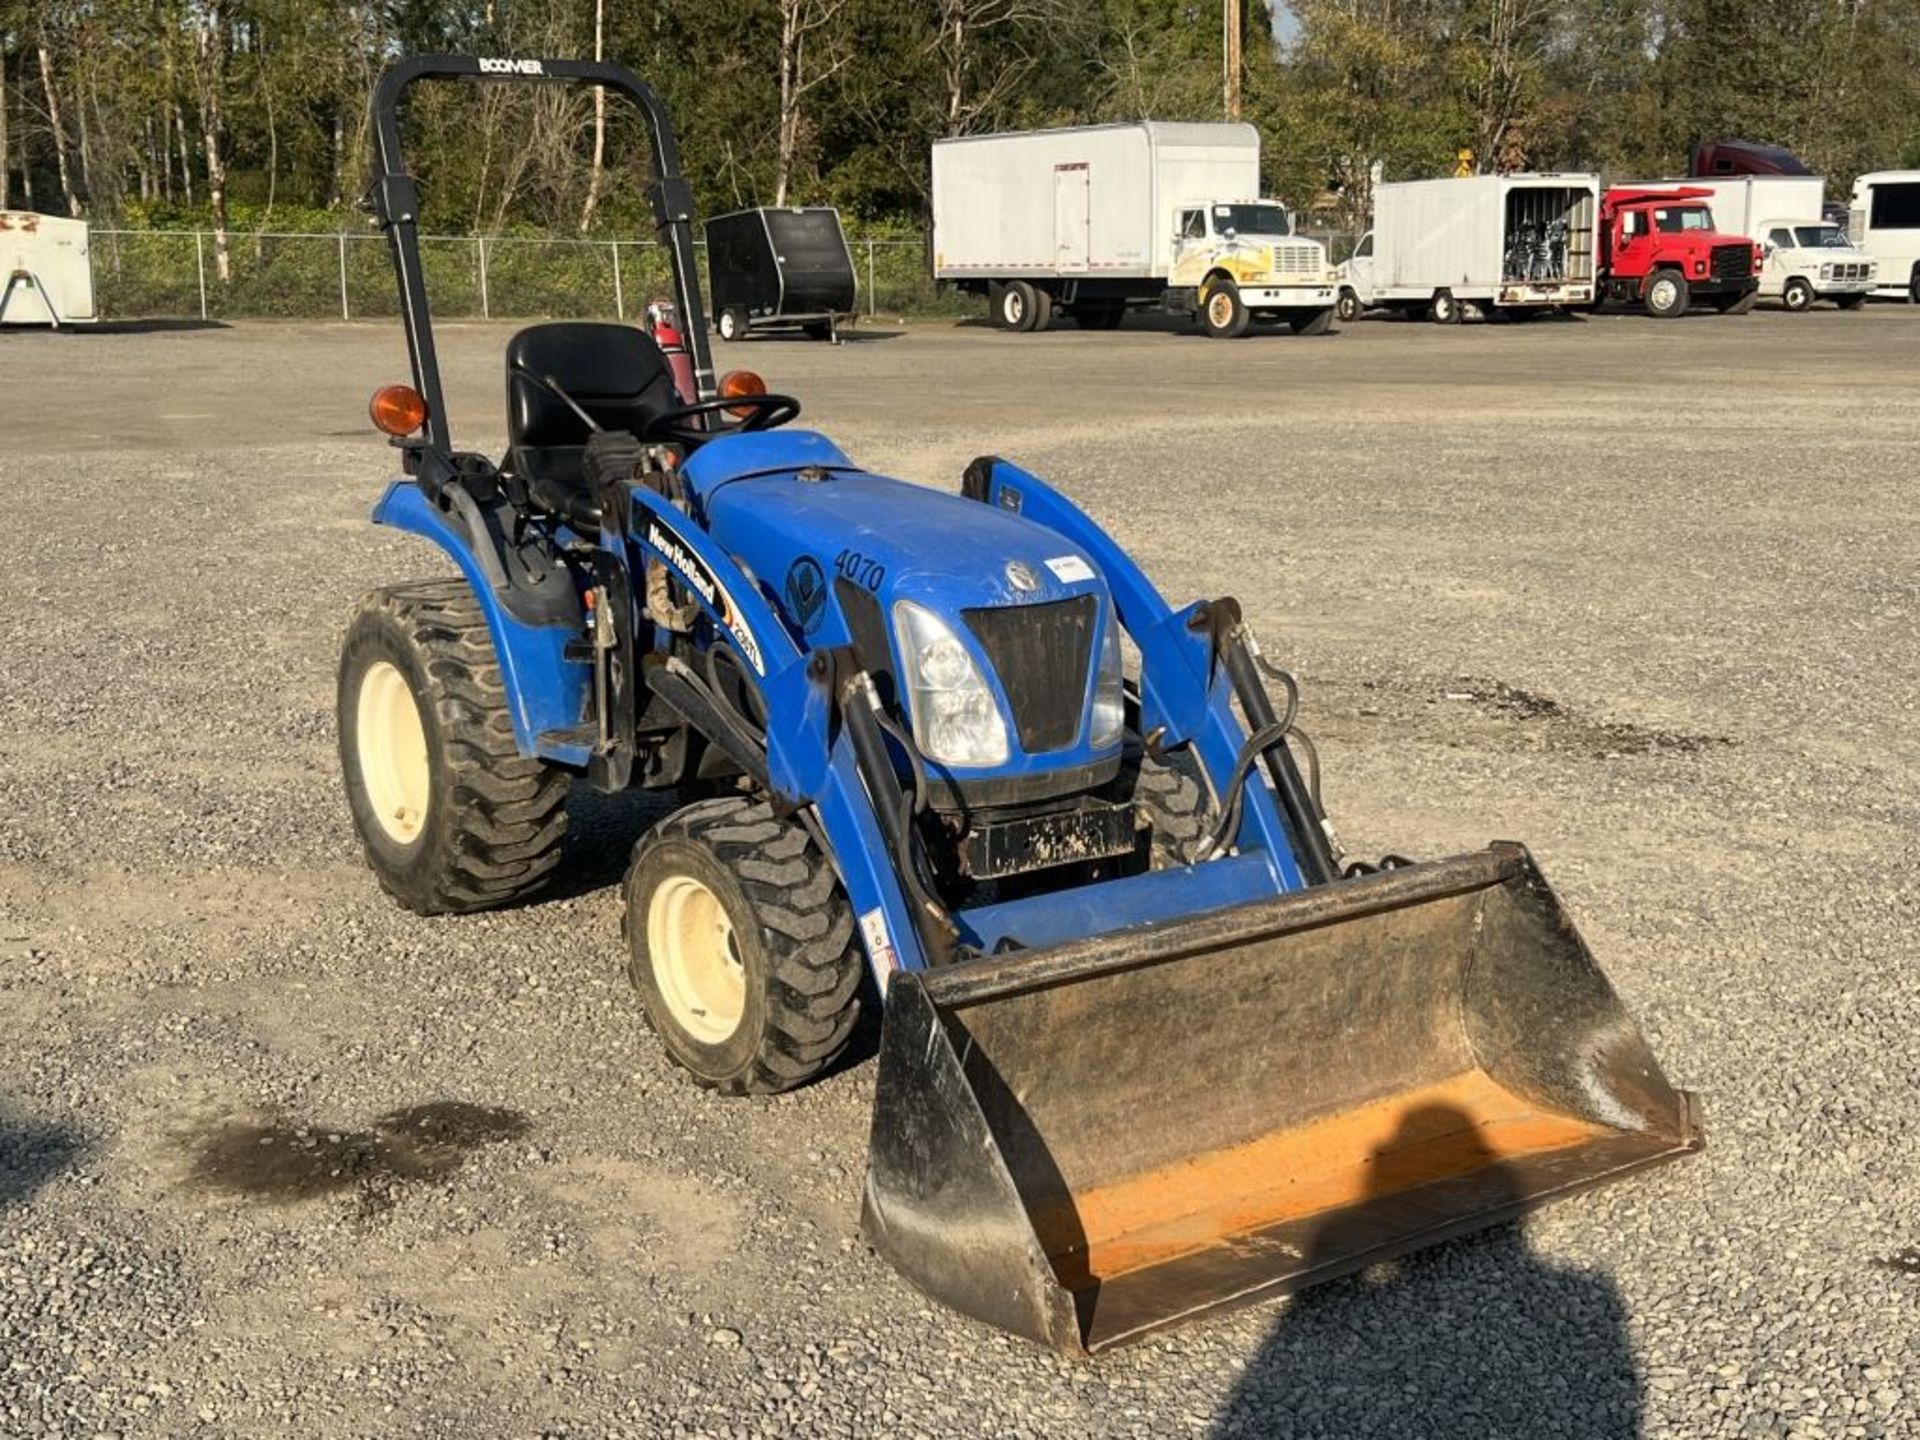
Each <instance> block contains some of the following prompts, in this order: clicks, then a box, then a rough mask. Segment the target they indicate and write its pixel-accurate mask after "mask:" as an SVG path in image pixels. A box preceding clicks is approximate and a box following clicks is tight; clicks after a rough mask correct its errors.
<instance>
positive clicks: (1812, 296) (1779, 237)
mask: <svg viewBox="0 0 1920 1440" xmlns="http://www.w3.org/2000/svg"><path fill="white" fill-rule="evenodd" d="M1674 184H1675V185H1676V186H1684V187H1685V188H1687V189H1689V190H1708V191H1711V192H1712V195H1711V198H1709V199H1708V201H1707V208H1708V209H1710V210H1712V211H1713V224H1714V228H1715V229H1716V230H1719V231H1721V232H1723V233H1724V234H1728V235H1744V236H1746V237H1747V238H1748V239H1750V240H1752V241H1753V242H1754V243H1756V244H1757V245H1759V246H1760V247H1761V252H1762V254H1764V255H1765V257H1766V260H1765V263H1764V264H1763V265H1762V266H1761V269H1760V294H1761V296H1762V297H1766V298H1771V299H1775V300H1778V301H1779V302H1780V303H1781V304H1782V305H1784V306H1785V307H1786V308H1787V309H1789V310H1794V311H1799V310H1805V309H1807V308H1808V307H1809V306H1811V305H1812V304H1813V302H1814V301H1815V300H1831V301H1833V303H1834V304H1836V305H1838V306H1840V307H1841V309H1843V310H1851V309H1854V308H1855V307H1857V306H1859V305H1862V304H1864V303H1865V302H1866V298H1867V296H1868V295H1869V294H1870V293H1872V290H1873V286H1874V262H1873V260H1872V259H1871V258H1869V257H1868V256H1867V255H1866V254H1865V253H1863V252H1862V251H1860V250H1859V249H1857V248H1856V247H1855V246H1854V245H1853V244H1852V242H1851V241H1850V240H1849V239H1848V237H1847V232H1846V231H1844V230H1842V229H1841V228H1840V227H1839V226H1838V225H1835V224H1834V223H1833V222H1832V221H1830V220H1828V219H1827V218H1826V216H1825V213H1824V212H1825V206H1826V201H1827V182H1826V181H1824V180H1822V179H1821V178H1820V177H1819V176H1818V175H1735V176H1729V177H1725V178H1720V179H1714V178H1708V179H1702V180H1684V181H1675V182H1674Z"/></svg>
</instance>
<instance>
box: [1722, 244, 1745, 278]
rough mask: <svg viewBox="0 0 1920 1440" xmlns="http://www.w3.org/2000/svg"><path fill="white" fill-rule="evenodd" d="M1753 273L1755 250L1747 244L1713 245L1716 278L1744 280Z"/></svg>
mask: <svg viewBox="0 0 1920 1440" xmlns="http://www.w3.org/2000/svg"><path fill="white" fill-rule="evenodd" d="M1751 274H1753V251H1752V250H1750V249H1748V248H1747V247H1746V246H1745V245H1716V246H1714V247H1713V278H1714V279H1716V280H1744V279H1746V278H1747V276H1749V275H1751Z"/></svg>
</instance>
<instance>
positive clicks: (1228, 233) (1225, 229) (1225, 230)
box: [1220, 225, 1240, 240]
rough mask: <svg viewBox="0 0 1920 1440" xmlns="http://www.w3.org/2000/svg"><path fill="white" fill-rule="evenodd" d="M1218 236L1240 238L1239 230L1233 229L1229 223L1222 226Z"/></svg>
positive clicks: (1231, 238) (1225, 238)
mask: <svg viewBox="0 0 1920 1440" xmlns="http://www.w3.org/2000/svg"><path fill="white" fill-rule="evenodd" d="M1220 238H1221V239H1222V240H1238V239H1239V238H1240V232H1239V231H1237V230H1235V229H1234V228H1233V226H1231V225H1226V226H1222V227H1221V230H1220Z"/></svg>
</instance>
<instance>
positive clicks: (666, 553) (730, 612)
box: [647, 516, 767, 675]
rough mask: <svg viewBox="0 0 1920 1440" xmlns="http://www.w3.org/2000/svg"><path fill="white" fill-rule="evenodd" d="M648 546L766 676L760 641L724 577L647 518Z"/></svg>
mask: <svg viewBox="0 0 1920 1440" xmlns="http://www.w3.org/2000/svg"><path fill="white" fill-rule="evenodd" d="M647 544H648V545H649V546H651V547H652V548H653V550H654V551H655V552H656V553H657V554H658V555H659V556H660V557H661V558H662V559H664V560H665V561H666V562H667V563H668V564H669V565H671V566H672V567H673V568H674V569H676V570H678V571H679V572H680V578H681V579H683V580H685V581H686V582H687V585H688V587H689V588H690V589H692V590H693V591H694V593H695V594H697V595H698V596H699V597H700V598H701V599H702V600H704V601H706V602H707V604H708V605H709V606H711V607H712V609H713V613H714V618H715V619H717V620H718V621H719V622H720V623H721V625H722V626H724V627H725V628H726V631H727V633H728V634H729V635H731V636H733V640H734V643H735V644H736V645H738V646H739V647H740V653H741V654H742V655H745V656H746V657H747V663H748V664H749V665H751V666H753V673H754V674H756V675H764V674H766V673H767V662H766V661H765V660H764V659H763V658H761V655H760V642H759V641H757V640H755V639H754V638H753V631H751V630H749V629H748V628H747V624H746V621H745V620H744V619H742V618H741V615H740V607H739V606H738V605H735V604H734V603H733V596H732V595H730V594H728V593H727V587H726V586H725V585H722V584H721V583H720V577H719V576H718V575H715V574H714V573H713V571H711V570H709V569H708V568H707V565H706V562H705V561H704V560H702V559H701V558H700V557H699V556H698V555H696V554H695V553H694V550H693V547H692V546H691V545H689V544H687V542H686V541H685V540H683V539H681V538H680V537H679V536H678V535H676V534H674V532H673V531H671V530H669V529H668V528H667V527H666V526H665V525H662V524H661V523H660V522H659V520H657V519H655V518H654V517H652V516H648V517H647Z"/></svg>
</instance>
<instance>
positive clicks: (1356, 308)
mask: <svg viewBox="0 0 1920 1440" xmlns="http://www.w3.org/2000/svg"><path fill="white" fill-rule="evenodd" d="M1364 308H1365V307H1364V306H1362V305H1361V303H1360V297H1359V295H1357V294H1355V293H1354V292H1353V291H1352V290H1345V289H1343V290H1342V291H1341V292H1340V298H1339V299H1338V300H1336V301H1334V302H1333V310H1334V314H1336V315H1338V316H1339V317H1340V323H1341V324H1342V325H1351V324H1352V323H1353V322H1354V321H1356V320H1358V319H1359V318H1360V314H1361V311H1362V310H1363V309H1364Z"/></svg>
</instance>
